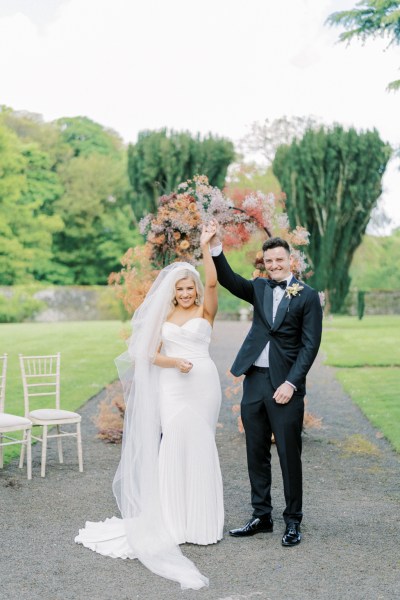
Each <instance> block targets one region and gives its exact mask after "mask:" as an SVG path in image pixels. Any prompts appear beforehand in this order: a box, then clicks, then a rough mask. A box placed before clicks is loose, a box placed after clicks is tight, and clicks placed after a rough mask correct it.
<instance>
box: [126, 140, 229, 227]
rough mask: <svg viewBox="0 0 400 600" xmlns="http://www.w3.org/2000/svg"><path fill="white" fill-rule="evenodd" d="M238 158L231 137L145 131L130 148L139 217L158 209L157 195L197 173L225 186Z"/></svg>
mask: <svg viewBox="0 0 400 600" xmlns="http://www.w3.org/2000/svg"><path fill="white" fill-rule="evenodd" d="M234 158H235V151H234V147H233V144H232V142H231V141H229V140H227V139H224V138H218V137H214V136H212V135H209V136H208V137H206V138H204V139H201V138H200V136H199V135H198V136H195V137H193V136H191V134H190V133H187V132H181V133H177V132H168V131H167V130H166V129H162V130H160V131H142V132H141V133H140V134H139V137H138V141H137V142H136V144H131V145H130V146H129V148H128V174H129V180H130V182H131V186H132V190H133V210H134V212H135V215H136V217H137V218H140V217H142V216H143V215H145V214H148V213H151V212H155V211H156V210H157V198H158V197H159V196H161V195H162V194H169V193H170V192H171V191H172V190H173V189H175V188H176V187H177V185H179V183H181V182H183V181H186V180H187V179H190V178H192V177H193V176H194V175H207V177H208V179H209V181H210V184H211V185H213V186H216V187H221V188H222V187H223V186H224V183H225V177H226V172H227V170H228V167H229V165H230V164H231V162H233V160H234Z"/></svg>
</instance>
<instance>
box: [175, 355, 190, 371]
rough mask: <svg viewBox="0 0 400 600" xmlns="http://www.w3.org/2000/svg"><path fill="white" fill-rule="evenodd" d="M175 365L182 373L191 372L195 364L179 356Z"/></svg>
mask: <svg viewBox="0 0 400 600" xmlns="http://www.w3.org/2000/svg"><path fill="white" fill-rule="evenodd" d="M175 366H176V368H177V369H178V371H180V372H181V373H189V371H190V370H191V368H192V367H193V364H192V363H191V362H189V361H188V360H185V359H184V358H177V359H176V365H175Z"/></svg>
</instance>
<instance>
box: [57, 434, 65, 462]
mask: <svg viewBox="0 0 400 600" xmlns="http://www.w3.org/2000/svg"><path fill="white" fill-rule="evenodd" d="M57 433H58V435H60V434H61V428H60V426H59V425H57ZM57 446H58V460H59V462H60V463H63V462H64V459H63V450H62V440H61V438H60V437H59V438H57Z"/></svg>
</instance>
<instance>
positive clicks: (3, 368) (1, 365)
mask: <svg viewBox="0 0 400 600" xmlns="http://www.w3.org/2000/svg"><path fill="white" fill-rule="evenodd" d="M6 373H7V354H3V356H0V413H3V412H4V402H5V399H6Z"/></svg>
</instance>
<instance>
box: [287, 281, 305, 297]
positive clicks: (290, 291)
mask: <svg viewBox="0 0 400 600" xmlns="http://www.w3.org/2000/svg"><path fill="white" fill-rule="evenodd" d="M301 290H304V285H300V284H299V283H294V284H293V285H288V286H287V288H286V298H292V297H293V296H297V294H298V293H299V292H301Z"/></svg>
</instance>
